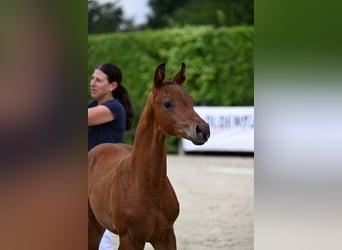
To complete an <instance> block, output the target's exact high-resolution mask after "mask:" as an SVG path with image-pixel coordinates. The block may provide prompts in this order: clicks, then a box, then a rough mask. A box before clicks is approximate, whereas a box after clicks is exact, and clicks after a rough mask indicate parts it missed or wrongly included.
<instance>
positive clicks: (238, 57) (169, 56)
mask: <svg viewBox="0 0 342 250" xmlns="http://www.w3.org/2000/svg"><path fill="white" fill-rule="evenodd" d="M107 61H111V62H114V63H116V64H118V65H119V66H120V67H121V68H122V71H123V84H124V85H125V86H126V87H127V89H128V91H129V94H130V97H131V100H132V103H133V105H134V107H135V108H136V110H141V109H142V108H143V107H144V105H145V101H146V98H147V96H148V93H149V92H150V90H151V86H152V82H153V76H154V71H155V68H156V67H157V65H159V64H160V63H161V62H166V78H172V77H173V76H174V75H175V74H176V73H177V72H178V71H179V69H180V67H181V63H182V62H185V64H186V66H187V77H188V80H187V84H186V89H187V90H188V91H189V92H190V94H191V95H192V96H193V97H194V99H195V101H196V105H208V106H246V105H251V106H253V105H254V28H253V27H251V26H239V27H230V28H229V27H224V28H218V29H216V28H213V27H208V26H204V27H187V28H183V29H164V30H154V31H152V30H151V31H144V32H141V33H139V32H132V33H113V34H103V35H90V36H88V82H89V81H90V76H91V74H92V72H93V70H94V68H95V67H96V66H97V65H98V64H100V63H103V62H107ZM138 118H139V116H137V117H136V123H137V121H138ZM132 141H133V133H132V135H128V136H126V142H127V143H132ZM169 141H170V143H169V146H168V149H169V151H170V152H174V151H176V150H177V140H175V139H172V138H171V139H169Z"/></svg>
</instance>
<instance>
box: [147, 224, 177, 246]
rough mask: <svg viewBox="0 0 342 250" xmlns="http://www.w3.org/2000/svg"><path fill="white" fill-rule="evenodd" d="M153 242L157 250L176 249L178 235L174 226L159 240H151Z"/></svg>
mask: <svg viewBox="0 0 342 250" xmlns="http://www.w3.org/2000/svg"><path fill="white" fill-rule="evenodd" d="M151 244H152V246H153V247H154V249H156V250H176V249H177V244H176V236H175V232H174V231H173V227H171V228H169V229H168V230H166V231H165V233H164V234H163V235H162V237H161V238H160V239H159V240H158V241H154V242H151Z"/></svg>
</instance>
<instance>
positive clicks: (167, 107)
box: [163, 101, 172, 109]
mask: <svg viewBox="0 0 342 250" xmlns="http://www.w3.org/2000/svg"><path fill="white" fill-rule="evenodd" d="M163 106H164V108H166V109H170V108H171V107H172V102H171V101H164V102H163Z"/></svg>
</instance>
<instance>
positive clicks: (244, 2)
mask: <svg viewBox="0 0 342 250" xmlns="http://www.w3.org/2000/svg"><path fill="white" fill-rule="evenodd" d="M149 6H150V7H151V10H152V14H151V15H150V16H149V17H148V23H147V26H148V27H149V28H152V29H153V28H163V27H174V26H184V25H187V24H190V25H214V26H233V25H254V0H184V1H182V0H179V1H177V0H174V1H172V0H166V1H162V0H150V1H149Z"/></svg>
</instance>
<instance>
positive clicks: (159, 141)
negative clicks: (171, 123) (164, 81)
mask: <svg viewBox="0 0 342 250" xmlns="http://www.w3.org/2000/svg"><path fill="white" fill-rule="evenodd" d="M132 157H133V162H134V164H133V165H134V168H135V169H134V171H135V172H136V173H138V176H139V178H141V179H142V180H145V181H147V185H150V186H153V188H157V187H161V184H162V182H163V180H164V178H165V177H166V135H165V134H164V133H163V131H161V130H160V129H159V128H158V124H157V123H156V119H155V113H154V110H153V108H152V100H151V96H150V97H149V98H148V100H147V103H146V105H145V108H144V110H143V112H142V114H141V117H140V120H139V123H138V126H137V130H136V136H135V141H134V145H133V152H132Z"/></svg>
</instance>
